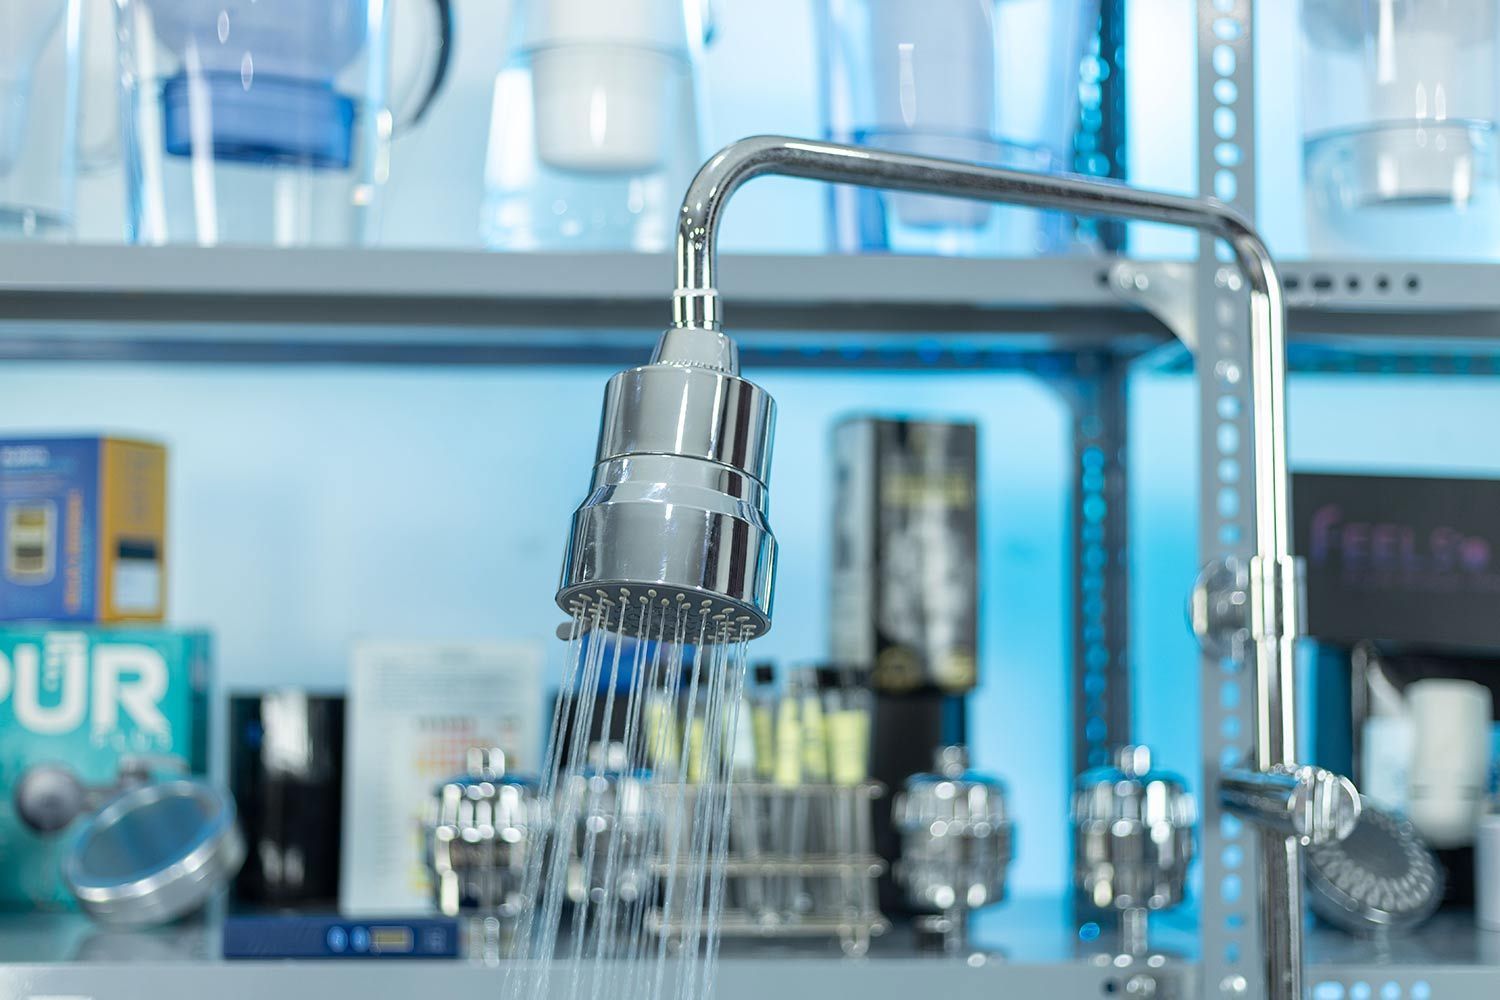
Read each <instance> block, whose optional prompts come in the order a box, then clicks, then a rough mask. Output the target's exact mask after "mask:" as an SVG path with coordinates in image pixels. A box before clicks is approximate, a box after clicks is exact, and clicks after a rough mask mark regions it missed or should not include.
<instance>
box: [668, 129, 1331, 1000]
mask: <svg viewBox="0 0 1500 1000" xmlns="http://www.w3.org/2000/svg"><path fill="white" fill-rule="evenodd" d="M764 175H777V176H784V177H802V178H807V179H811V180H819V181H827V182H829V183H834V184H854V185H858V186H861V187H872V188H884V189H888V190H894V191H908V192H914V193H920V194H932V195H940V196H948V197H953V198H968V199H973V200H977V201H987V202H999V203H1005V204H1013V205H1024V206H1029V207H1032V208H1042V209H1056V210H1059V211H1065V212H1070V213H1072V214H1075V215H1084V216H1093V217H1107V218H1114V219H1129V220H1138V221H1142V222H1155V223H1162V224H1165V225H1172V226H1181V227H1185V228H1190V229H1196V230H1199V231H1201V232H1202V233H1204V234H1206V235H1208V236H1211V237H1215V238H1218V239H1222V240H1223V241H1225V243H1227V244H1228V245H1229V247H1230V249H1231V250H1232V251H1233V254H1234V257H1235V260H1236V262H1237V263H1238V264H1239V267H1240V270H1241V271H1242V272H1243V274H1244V277H1245V280H1246V281H1247V283H1248V285H1249V298H1250V327H1251V348H1250V373H1251V382H1250V390H1251V395H1252V403H1253V405H1252V414H1251V426H1252V436H1253V438H1254V457H1253V469H1254V482H1255V490H1254V496H1255V538H1254V542H1255V552H1254V555H1253V557H1252V559H1251V565H1250V575H1251V582H1250V606H1251V619H1252V621H1251V639H1252V641H1253V647H1254V651H1253V660H1254V667H1255V671H1254V676H1255V688H1256V700H1255V716H1256V728H1255V747H1254V757H1255V760H1254V763H1255V767H1256V769H1257V770H1259V771H1262V772H1272V771H1277V770H1280V769H1283V768H1286V767H1288V766H1291V765H1293V764H1294V761H1295V755H1296V746H1295V734H1296V728H1295V726H1296V703H1295V691H1296V686H1295V683H1294V677H1293V668H1294V660H1295V644H1296V639H1297V634H1296V630H1297V626H1298V622H1299V621H1300V620H1301V619H1300V615H1299V613H1298V602H1299V597H1300V595H1299V593H1298V589H1297V574H1296V571H1295V564H1294V561H1293V557H1292V553H1291V532H1290V529H1289V526H1288V519H1289V516H1290V510H1291V507H1290V502H1289V493H1288V481H1287V462H1286V399H1285V392H1286V313H1285V306H1284V303H1283V301H1282V291H1281V280H1280V278H1279V277H1278V275H1277V272H1276V267H1275V265H1274V263H1273V262H1272V260H1271V255H1270V253H1269V251H1268V250H1267V249H1266V245H1265V243H1264V242H1263V241H1262V240H1261V238H1260V236H1259V235H1258V234H1257V233H1256V232H1255V230H1254V229H1253V228H1252V227H1251V226H1250V224H1249V223H1248V222H1247V221H1246V220H1245V219H1244V218H1242V217H1241V216H1240V215H1239V214H1238V213H1236V212H1235V211H1234V210H1233V209H1231V208H1229V207H1228V206H1227V205H1224V204H1222V203H1220V202H1217V201H1213V200H1208V199H1201V198H1188V197H1182V196H1178V195H1170V194H1158V193H1154V192H1148V191H1140V190H1137V189H1135V188H1131V187H1126V186H1124V185H1121V184H1113V183H1108V182H1104V181H1095V180H1084V179H1081V178H1075V177H1052V176H1043V175H1038V174H1031V173H1025V172H1022V171H1016V170H1004V169H1000V168H996V167H986V166H980V165H977V164H972V163H962V162H955V161H950V160H941V159H935V158H930V157H923V156H910V155H905V154H901V153H892V152H886V151H884V150H876V149H865V148H861V147H857V146H845V145H839V144H835V143H827V142H817V141H812V140H806V139H794V138H788V137H785V136H756V137H752V138H748V139H742V140H740V141H739V142H736V143H733V144H731V145H729V146H727V147H725V148H724V149H723V150H721V151H720V152H719V153H718V154H716V155H715V156H714V157H713V158H712V159H710V160H709V161H708V162H707V163H706V164H705V165H704V166H703V168H702V169H701V170H700V171H699V172H698V175H697V176H696V177H695V178H694V179H693V182H692V184H691V185H690V186H689V188H688V191H687V195H686V197H685V198H684V199H683V205H682V216H681V218H679V219H678V228H677V287H676V291H675V294H674V296H673V329H671V330H668V331H667V332H666V333H665V334H664V335H663V336H662V340H661V343H660V344H659V345H658V347H657V352H656V358H655V360H657V361H666V362H673V361H677V362H680V363H684V364H710V365H711V364H714V363H715V362H714V359H715V358H724V357H732V356H733V345H732V342H730V341H729V340H728V338H727V337H725V336H724V334H723V333H722V332H721V319H722V317H721V309H720V303H719V294H718V290H717V287H716V280H717V279H716V271H717V254H718V232H719V222H720V219H721V218H722V216H723V213H724V208H725V206H726V205H727V204H728V202H729V199H730V198H731V197H732V196H733V195H734V193H735V191H737V190H738V189H739V187H740V186H741V185H742V184H744V183H745V182H746V181H749V180H751V179H753V178H755V177H760V176H764ZM1261 843H1262V851H1261V855H1262V865H1263V869H1262V882H1263V888H1262V893H1261V916H1262V922H1263V926H1264V930H1265V953H1266V957H1265V972H1266V983H1267V991H1268V994H1269V995H1270V996H1271V997H1272V998H1275V1000H1301V997H1302V986H1301V955H1302V942H1301V910H1302V902H1301V899H1302V885H1301V877H1300V873H1299V854H1298V851H1299V849H1300V846H1299V844H1298V841H1297V839H1296V838H1294V837H1286V836H1283V835H1281V834H1279V833H1276V832H1274V831H1271V830H1266V829H1263V830H1262V833H1261Z"/></svg>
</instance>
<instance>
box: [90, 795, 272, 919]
mask: <svg viewBox="0 0 1500 1000" xmlns="http://www.w3.org/2000/svg"><path fill="white" fill-rule="evenodd" d="M244 860H245V842H244V839H243V838H242V837H241V836H240V832H239V829H238V828H237V827H236V825H235V810H234V801H233V800H232V799H231V798H230V797H229V795H228V794H227V793H225V792H222V791H220V790H219V789H217V788H214V787H213V786H211V785H209V784H206V783H205V782H201V781H191V780H188V779H176V780H173V781H164V782H161V783H159V784H154V785H145V786H143V787H140V788H135V789H132V790H130V791H128V792H125V793H124V794H123V795H120V796H119V797H117V798H115V799H114V800H113V801H111V802H110V803H109V804H108V805H106V806H105V807H104V808H103V809H101V810H100V811H99V813H98V815H96V816H94V818H93V819H90V820H88V821H87V822H86V823H85V824H84V826H83V828H82V830H80V831H79V834H78V837H77V839H76V840H74V841H73V844H72V846H71V847H70V848H69V850H68V853H67V855H66V856H65V857H64V858H63V865H62V869H63V879H64V880H65V881H66V883H67V885H68V889H69V890H70V891H71V892H72V893H73V895H74V896H76V897H77V898H78V902H79V903H80V904H81V905H82V907H83V909H84V910H85V911H86V912H88V913H89V915H91V916H93V917H94V918H96V919H97V920H100V921H102V922H104V923H109V924H116V925H120V926H129V927H143V926H148V925H151V924H162V923H167V922H169V921H172V920H175V919H177V918H178V917H181V916H183V915H185V914H188V913H191V912H192V911H194V910H196V909H198V908H199V907H201V906H202V905H203V904H204V903H205V902H207V901H208V900H209V899H210V898H211V897H212V896H213V895H214V894H215V893H217V892H218V891H219V889H220V888H221V887H222V886H223V885H224V884H225V883H226V882H227V881H228V880H229V879H230V878H232V877H233V876H234V874H235V873H236V872H237V871H239V868H240V864H241V863H242V862H243V861H244Z"/></svg>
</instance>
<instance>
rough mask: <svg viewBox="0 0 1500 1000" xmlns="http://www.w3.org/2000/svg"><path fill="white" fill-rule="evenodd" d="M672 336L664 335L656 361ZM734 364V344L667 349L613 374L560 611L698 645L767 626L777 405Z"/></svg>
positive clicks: (576, 519) (596, 624)
mask: <svg viewBox="0 0 1500 1000" xmlns="http://www.w3.org/2000/svg"><path fill="white" fill-rule="evenodd" d="M681 333H682V331H673V332H672V333H671V334H669V336H668V337H667V338H664V339H663V346H662V347H660V348H658V351H657V354H658V357H659V358H660V357H661V356H662V355H663V354H664V353H667V352H668V350H669V349H670V348H671V346H672V344H673V343H674V341H676V340H679V339H681V338H680V335H681ZM702 335H703V337H702V340H703V341H706V342H710V343H711V342H712V341H711V338H717V339H718V341H720V342H721V343H722V344H728V341H727V338H724V337H723V336H722V335H721V334H717V333H712V334H711V333H709V332H708V331H702ZM695 346H696V347H701V346H702V342H699V343H696V344H695ZM737 369H738V364H737V361H736V359H735V357H734V352H733V350H732V345H730V346H729V347H728V348H727V349H725V350H724V351H723V352H722V353H721V354H720V355H719V356H717V357H715V356H713V352H712V351H708V352H705V351H702V350H698V351H696V352H695V351H693V350H686V349H684V350H671V357H670V359H668V360H657V361H655V362H653V363H652V364H649V365H646V366H644V367H642V368H634V369H631V370H629V371H624V372H620V373H619V374H618V375H616V376H615V377H614V378H612V379H610V381H609V384H608V386H607V387H606V389H605V392H604V413H603V417H602V419H601V423H600V427H599V449H598V454H597V456H596V459H595V465H594V476H593V484H592V487H591V489H590V492H589V495H588V498H587V499H585V500H584V502H583V504H582V505H581V506H580V507H579V508H578V510H577V511H576V512H575V513H574V515H573V530H572V533H571V535H570V537H569V539H568V551H567V555H566V557H565V559H564V561H563V572H562V582H561V585H560V586H559V588H558V591H557V603H558V606H559V607H561V608H562V609H563V610H564V611H566V612H568V613H569V614H570V615H575V616H579V617H581V618H583V620H584V622H585V623H586V624H587V625H588V626H589V627H591V628H594V629H601V628H602V629H607V630H609V631H619V632H622V633H625V634H630V635H639V636H641V637H642V638H658V637H660V638H665V639H673V638H674V637H675V638H676V639H677V640H678V641H683V642H688V643H698V644H702V643H720V642H738V641H741V640H743V639H753V638H755V637H757V636H760V635H764V634H765V633H766V631H767V630H768V629H769V628H770V627H771V591H772V584H773V581H774V577H775V571H776V539H775V538H774V537H773V536H772V534H771V528H770V525H769V524H768V523H767V520H766V511H767V500H768V491H767V485H766V484H767V479H768V476H769V473H770V469H771V436H772V431H773V428H774V425H775V412H776V410H775V403H774V402H773V401H772V399H771V397H770V396H769V395H768V394H767V393H766V392H765V390H763V389H761V388H760V387H759V386H757V385H754V384H752V383H750V382H747V381H745V380H744V379H742V378H740V377H739V375H738V372H737Z"/></svg>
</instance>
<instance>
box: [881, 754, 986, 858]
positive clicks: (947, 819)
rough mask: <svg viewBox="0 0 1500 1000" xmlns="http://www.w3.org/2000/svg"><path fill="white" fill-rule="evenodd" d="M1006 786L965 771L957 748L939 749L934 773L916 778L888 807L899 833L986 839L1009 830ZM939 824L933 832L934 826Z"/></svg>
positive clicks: (966, 764) (965, 756)
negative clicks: (914, 832) (924, 832)
mask: <svg viewBox="0 0 1500 1000" xmlns="http://www.w3.org/2000/svg"><path fill="white" fill-rule="evenodd" d="M1005 794H1006V790H1005V784H1004V783H1003V782H1001V781H1000V780H999V779H997V778H992V777H990V776H988V775H985V774H980V773H978V772H976V771H971V770H969V751H968V749H967V748H965V747H961V746H947V747H942V748H940V749H939V750H938V751H937V754H936V758H935V760H934V763H933V771H932V773H923V774H914V775H912V776H911V777H910V778H908V779H907V780H906V786H905V788H904V789H903V790H902V792H901V794H900V795H899V796H897V798H896V801H895V802H894V803H893V804H892V807H891V812H892V819H893V821H894V822H895V824H896V827H897V829H899V830H901V831H903V832H908V831H918V830H926V831H927V832H929V833H931V834H932V835H934V836H964V837H990V836H994V835H995V834H996V833H997V832H998V831H1000V830H1001V829H1006V830H1008V829H1009V828H1010V811H1009V809H1008V808H1007V806H1006V799H1005ZM934 823H938V824H940V826H938V827H937V828H934V826H933V824H934Z"/></svg>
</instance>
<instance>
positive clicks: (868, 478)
mask: <svg viewBox="0 0 1500 1000" xmlns="http://www.w3.org/2000/svg"><path fill="white" fill-rule="evenodd" d="M978 449H979V430H978V427H977V426H976V425H975V424H972V423H938V422H924V421H911V420H883V419H877V418H872V417H858V418H852V419H849V420H845V421H843V422H841V423H839V424H838V425H837V426H836V427H835V428H834V434H833V452H834V472H835V476H836V481H835V489H834V514H833V535H834V537H833V573H832V583H833V595H832V600H831V602H830V609H831V612H832V617H833V622H832V647H833V648H832V653H833V660H834V662H836V663H840V664H844V665H847V666H850V667H857V668H860V669H863V670H867V671H869V673H870V686H871V687H873V688H874V689H875V690H876V691H879V692H884V693H888V694H901V693H906V692H916V691H942V692H950V693H955V692H963V691H969V690H972V689H973V688H974V686H975V685H976V684H977V683H978V671H977V664H978V638H979V637H978V620H979V567H978V562H979V559H978V556H979V551H978V550H979V512H978V502H977V495H978Z"/></svg>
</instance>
